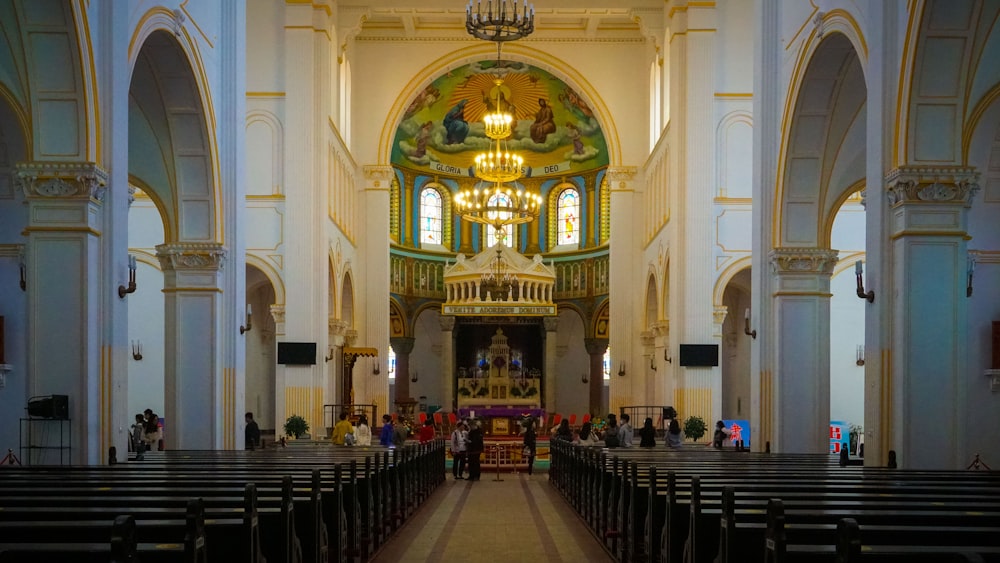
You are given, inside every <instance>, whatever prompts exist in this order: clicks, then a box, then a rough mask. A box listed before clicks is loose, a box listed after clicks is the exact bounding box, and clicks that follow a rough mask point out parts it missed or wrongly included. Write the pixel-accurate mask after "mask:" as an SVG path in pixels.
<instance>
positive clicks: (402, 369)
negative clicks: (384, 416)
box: [389, 336, 416, 403]
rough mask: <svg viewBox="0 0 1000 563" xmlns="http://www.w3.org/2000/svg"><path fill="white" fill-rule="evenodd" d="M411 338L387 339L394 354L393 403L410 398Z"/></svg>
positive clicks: (413, 339)
mask: <svg viewBox="0 0 1000 563" xmlns="http://www.w3.org/2000/svg"><path fill="white" fill-rule="evenodd" d="M414 342H416V338H413V337H412V336H397V337H395V338H390V339H389V344H391V345H392V351H393V352H394V353H395V354H396V397H395V398H394V399H393V400H394V402H396V403H398V402H399V401H405V400H407V399H409V398H410V353H411V352H413V343H414Z"/></svg>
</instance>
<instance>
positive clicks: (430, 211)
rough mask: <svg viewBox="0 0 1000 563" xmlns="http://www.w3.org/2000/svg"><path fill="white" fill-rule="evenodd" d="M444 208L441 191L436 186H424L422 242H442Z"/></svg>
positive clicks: (421, 202) (422, 193) (422, 196)
mask: <svg viewBox="0 0 1000 563" xmlns="http://www.w3.org/2000/svg"><path fill="white" fill-rule="evenodd" d="M443 210H444V206H443V205H442V202H441V194H440V192H438V191H437V190H435V189H434V188H424V189H423V190H422V191H421V192H420V242H421V244H441V231H442V228H441V227H442V221H441V218H442V216H443Z"/></svg>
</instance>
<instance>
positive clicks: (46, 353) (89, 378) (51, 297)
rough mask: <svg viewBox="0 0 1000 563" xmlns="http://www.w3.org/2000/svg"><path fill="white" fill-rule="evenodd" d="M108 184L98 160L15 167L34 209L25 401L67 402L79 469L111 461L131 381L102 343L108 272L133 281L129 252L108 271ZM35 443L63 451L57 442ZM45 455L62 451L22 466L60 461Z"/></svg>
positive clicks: (29, 228)
mask: <svg viewBox="0 0 1000 563" xmlns="http://www.w3.org/2000/svg"><path fill="white" fill-rule="evenodd" d="M107 178H108V176H107V173H106V172H105V171H104V170H103V169H101V168H100V167H99V166H97V165H96V164H94V163H92V162H22V163H18V164H17V165H16V178H15V180H16V181H17V182H18V183H19V184H20V188H21V190H22V191H23V193H24V196H25V199H26V201H27V204H28V226H27V228H26V229H25V233H26V234H27V237H28V241H27V244H26V259H25V260H24V263H25V264H26V272H25V278H26V279H25V281H26V283H25V287H26V291H27V292H28V299H27V307H28V310H27V331H28V334H27V335H26V337H25V340H26V341H27V346H28V361H27V362H26V364H27V365H26V366H25V367H26V368H27V369H26V371H27V373H26V374H25V377H26V378H27V381H28V388H27V395H28V396H35V395H50V394H59V395H68V396H69V416H70V419H72V421H73V432H72V436H71V437H69V439H71V440H72V443H73V450H72V452H71V454H72V459H71V462H72V463H73V464H97V463H102V461H103V460H104V459H105V458H106V453H107V448H108V446H110V445H111V444H112V443H114V442H113V432H112V429H113V428H115V427H117V425H118V422H116V421H115V420H112V417H111V414H112V412H113V409H112V403H111V401H112V394H113V392H114V389H115V388H116V387H117V388H118V389H122V388H125V389H127V387H126V385H127V381H125V382H124V383H125V384H124V385H122V384H121V380H122V379H125V375H124V374H122V373H119V374H113V373H112V367H111V366H112V362H111V352H112V350H113V348H112V347H111V345H110V344H108V343H107V342H106V341H105V339H104V334H103V327H102V325H101V322H100V321H101V318H102V317H101V316H100V315H97V314H95V312H96V311H99V310H101V309H102V307H104V306H105V303H107V302H109V301H110V299H108V294H107V293H103V292H111V291H114V288H111V287H109V285H110V284H107V275H106V274H105V271H107V269H108V268H113V270H114V271H115V272H116V273H117V274H118V275H117V276H115V277H117V278H118V279H119V280H127V279H128V270H127V263H126V261H127V259H128V255H127V254H125V253H124V252H123V253H122V256H120V257H118V259H117V260H115V261H114V262H112V263H110V264H106V265H103V264H105V262H104V261H103V260H102V240H101V234H102V231H103V230H104V223H103V217H104V209H103V200H104V194H105V190H106V187H107ZM102 265H103V266H102ZM119 283H120V282H119ZM115 297H117V295H116V296H115ZM54 351H56V352H57V353H53V352H54ZM113 375H116V376H118V377H117V379H118V380H117V381H116V380H115V379H113ZM116 384H117V385H116ZM116 414H117V415H118V416H126V414H125V413H124V412H118V413H116ZM33 445H41V446H58V445H59V444H58V436H55V437H51V436H47V437H45V438H43V441H42V442H38V443H35V444H33ZM46 452H56V455H58V450H37V451H36V452H33V453H32V458H31V460H30V461H29V460H24V461H25V462H26V463H32V464H42V463H59V459H58V457H55V458H53V457H46V456H45V455H44V453H46Z"/></svg>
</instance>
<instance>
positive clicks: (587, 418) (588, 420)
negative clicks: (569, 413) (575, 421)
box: [581, 412, 590, 424]
mask: <svg viewBox="0 0 1000 563" xmlns="http://www.w3.org/2000/svg"><path fill="white" fill-rule="evenodd" d="M588 422H590V413H589V412H588V413H587V414H585V415H583V422H582V423H581V424H587V423H588Z"/></svg>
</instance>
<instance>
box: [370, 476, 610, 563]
mask: <svg viewBox="0 0 1000 563" xmlns="http://www.w3.org/2000/svg"><path fill="white" fill-rule="evenodd" d="M501 478H502V479H503V481H500V482H497V481H496V480H495V479H496V474H495V473H494V474H487V473H484V474H483V476H482V480H481V481H478V482H475V483H472V482H469V481H464V480H458V481H456V480H453V479H452V477H451V475H449V476H448V481H447V482H446V483H445V484H444V485H442V486H441V488H440V489H439V490H437V491H435V492H434V495H433V496H432V497H431V498H430V500H428V501H427V502H426V503H425V504H424V506H423V507H421V508H420V510H418V511H417V514H416V515H415V516H414V517H413V518H411V519H410V521H409V522H407V523H406V525H405V526H404V527H403V529H402V530H400V532H399V534H397V535H396V536H395V537H394V538H393V539H392V540H390V541H389V543H388V544H386V546H385V548H384V549H383V550H382V551H381V552H379V554H378V557H376V558H375V559H374V561H375V562H376V563H395V562H396V561H412V562H417V561H427V562H432V561H433V562H435V563H437V562H439V561H461V562H462V563H487V562H489V563H492V562H495V561H503V562H511V563H520V562H525V563H527V562H531V563H539V562H541V561H545V562H559V561H566V562H569V561H573V562H575V563H579V562H583V561H587V562H599V563H605V562H611V561H612V559H611V558H610V557H609V556H608V554H607V553H606V552H605V551H604V550H603V549H602V548H601V545H600V544H599V543H598V542H597V540H596V539H594V536H593V535H591V533H590V530H589V529H588V528H587V526H586V525H585V524H584V522H583V521H582V520H580V519H579V518H578V517H577V516H576V514H575V513H574V512H573V510H572V509H571V508H570V507H569V506H568V505H567V504H566V503H565V501H563V499H562V498H561V497H560V496H559V495H558V494H557V493H556V492H555V491H554V490H553V489H552V487H551V486H550V485H549V481H548V475H547V474H545V473H537V472H536V473H535V474H534V475H531V476H529V475H527V474H524V473H518V474H516V475H515V474H503V475H501Z"/></svg>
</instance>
